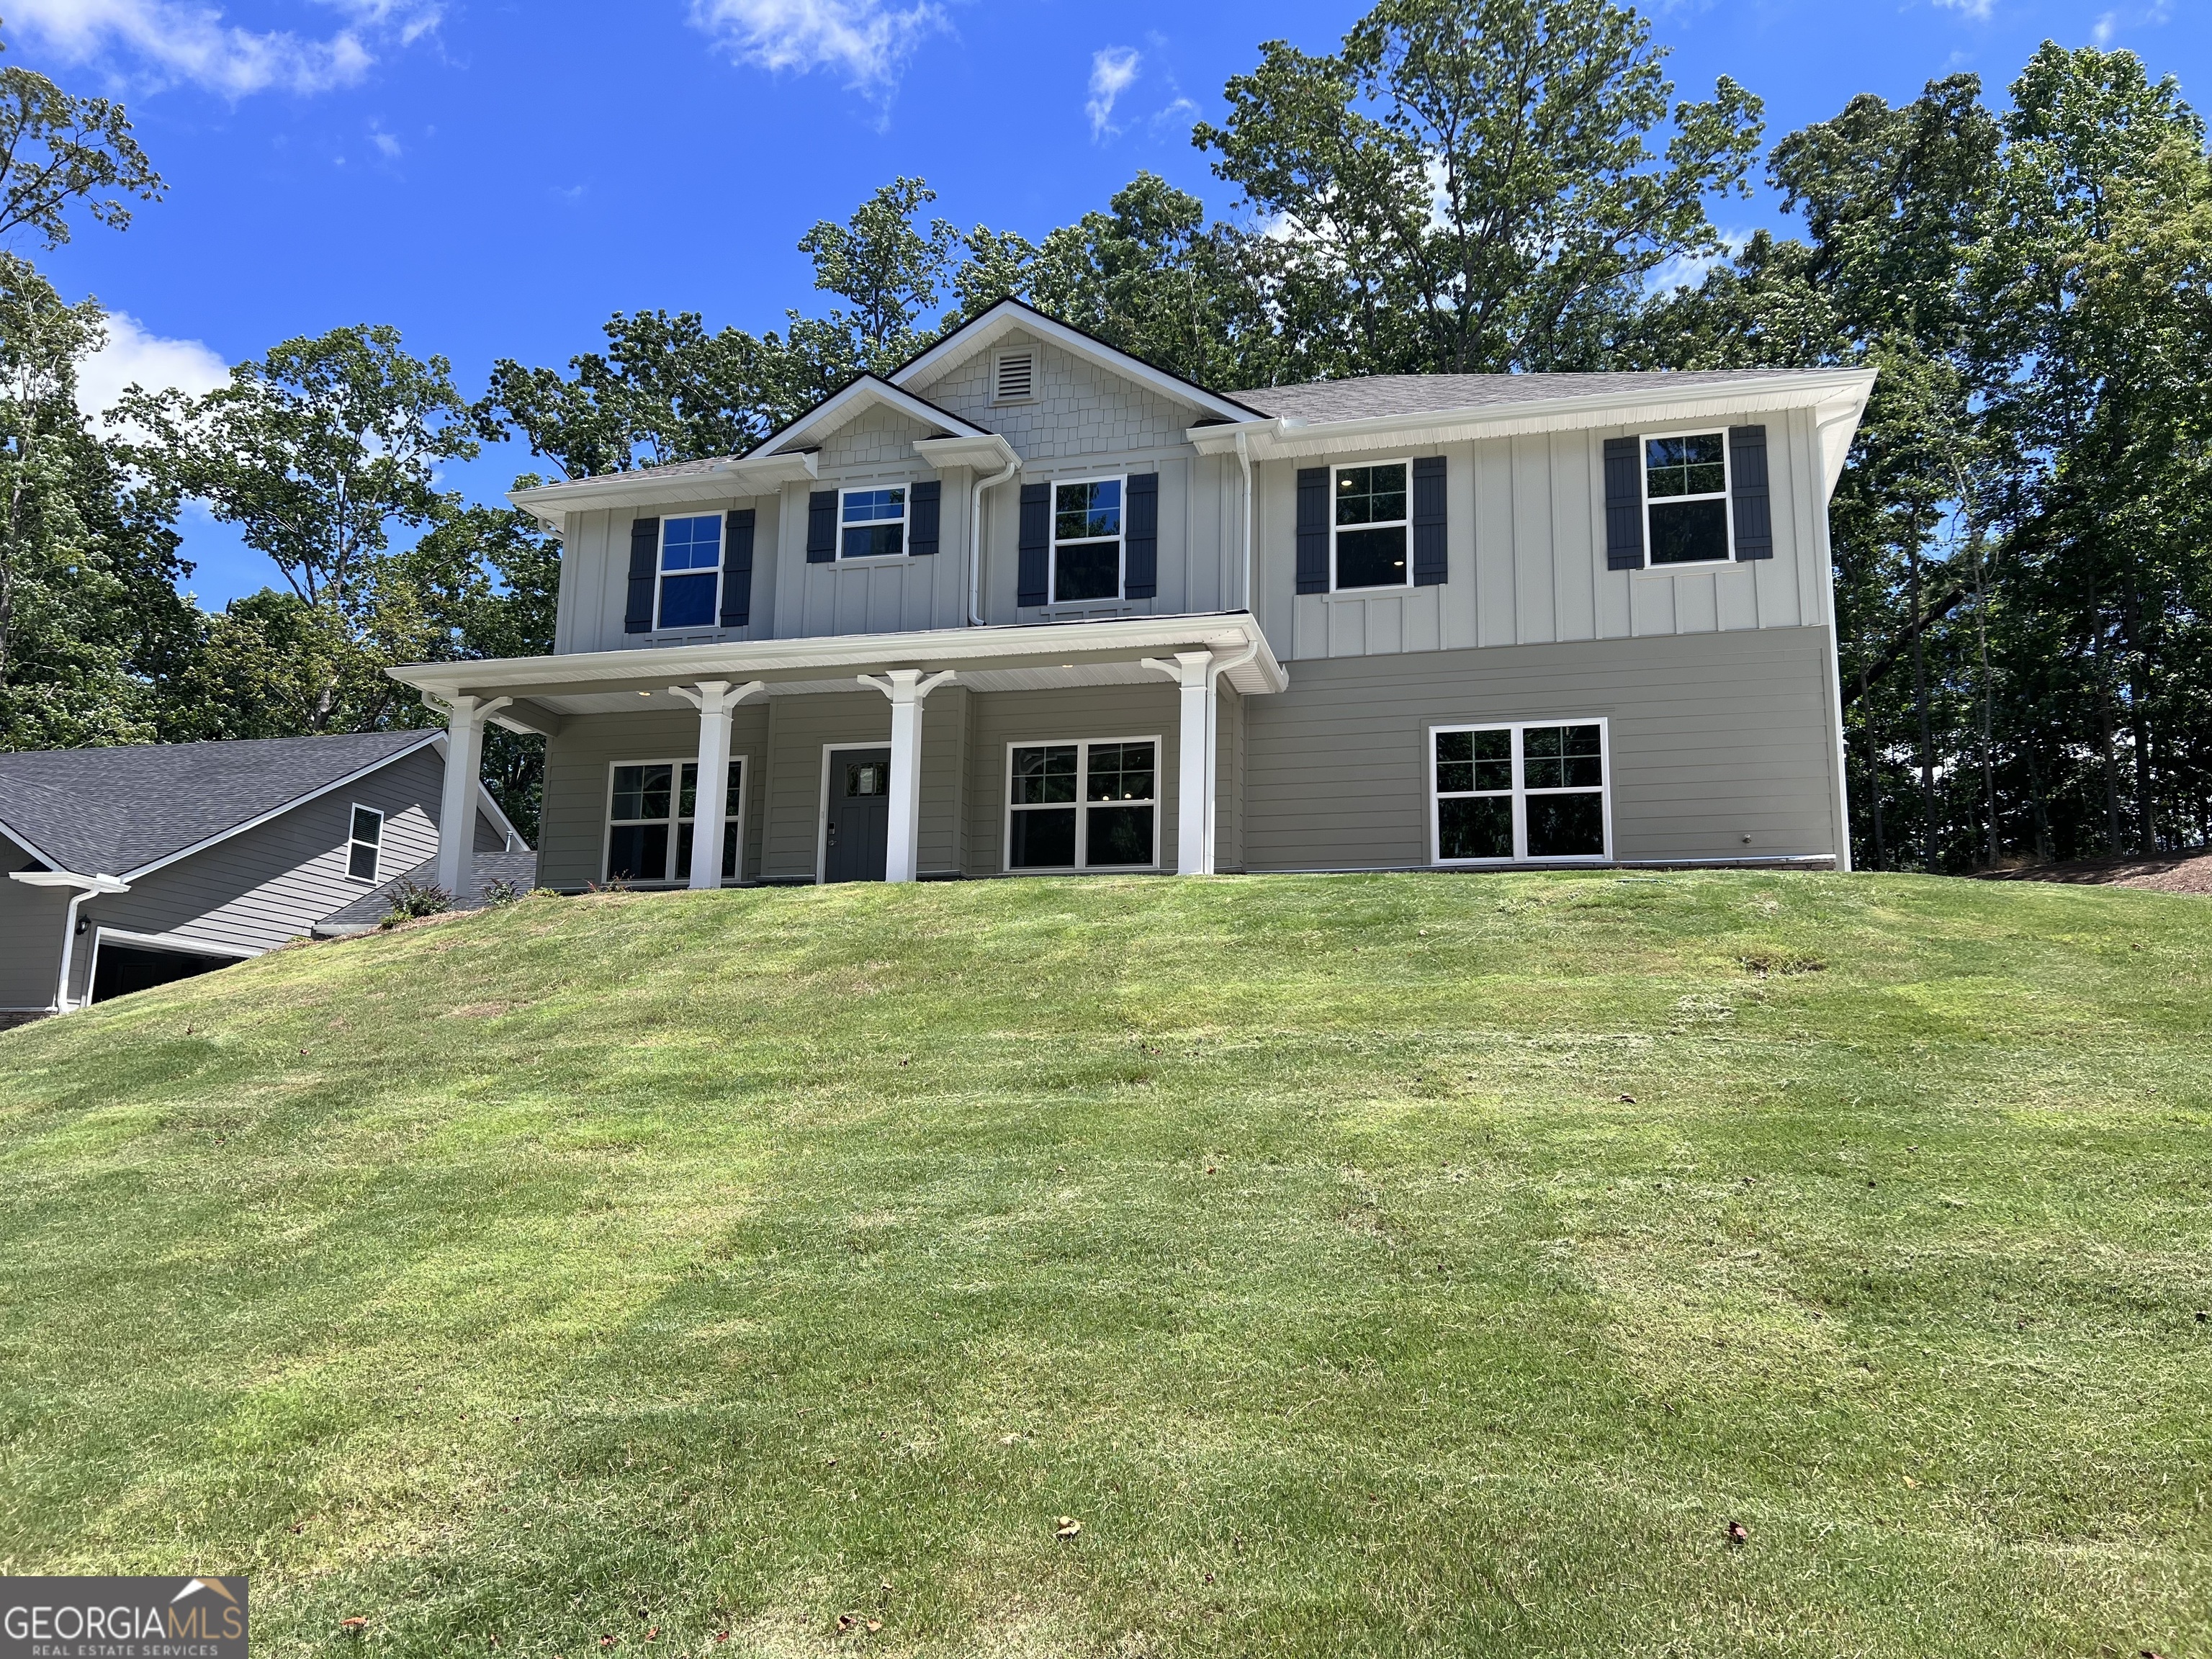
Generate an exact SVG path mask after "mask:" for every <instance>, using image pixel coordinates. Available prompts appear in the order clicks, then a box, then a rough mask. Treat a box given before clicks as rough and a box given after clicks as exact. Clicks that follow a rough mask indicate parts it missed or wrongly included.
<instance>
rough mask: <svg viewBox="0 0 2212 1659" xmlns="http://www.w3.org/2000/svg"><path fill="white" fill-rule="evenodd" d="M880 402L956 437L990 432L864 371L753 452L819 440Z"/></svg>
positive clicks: (772, 452)
mask: <svg viewBox="0 0 2212 1659" xmlns="http://www.w3.org/2000/svg"><path fill="white" fill-rule="evenodd" d="M878 405H880V406H882V407H884V408H887V409H894V410H897V411H898V412H899V413H900V414H902V415H903V416H906V417H907V418H908V420H912V421H919V422H921V424H922V425H924V426H929V427H937V428H942V429H943V430H945V431H947V432H950V433H951V435H953V436H954V437H956V438H981V437H987V436H988V435H989V434H987V433H986V432H985V431H984V430H983V428H981V427H980V426H976V425H974V424H972V423H971V422H967V421H963V420H962V419H961V418H960V417H959V416H957V415H955V414H954V413H952V411H951V410H946V409H939V407H938V406H937V405H936V404H933V403H930V402H929V401H927V399H926V398H921V397H918V396H917V395H915V393H914V392H908V391H907V390H905V389H904V388H903V387H901V386H893V385H892V384H891V383H890V381H889V380H878V379H877V378H876V376H874V375H872V374H863V375H862V376H861V377H860V379H859V380H854V381H853V382H852V383H851V384H849V385H848V386H844V387H843V388H842V389H841V390H839V391H837V392H832V393H831V394H830V395H829V397H827V398H823V400H822V401H821V402H820V403H818V404H815V405H814V407H813V408H811V409H810V410H807V411H806V413H805V414H804V415H802V416H799V418H798V419H797V420H795V421H793V422H792V423H791V424H790V425H789V426H787V427H785V428H783V430H781V432H778V433H777V434H775V436H773V437H771V438H769V440H768V441H766V442H765V443H763V444H762V445H761V447H759V448H758V449H757V450H755V451H754V452H753V453H754V454H755V455H763V456H764V455H780V454H782V453H786V452H787V450H790V449H793V448H795V447H798V446H799V444H801V443H803V442H805V441H809V440H814V441H819V439H820V438H822V437H824V436H827V435H829V434H830V433H832V432H835V431H836V429H837V428H839V427H841V426H842V425H844V424H845V423H846V422H848V421H849V420H852V419H853V418H854V416H858V415H861V414H864V413H866V411H867V410H871V409H873V408H876V407H878Z"/></svg>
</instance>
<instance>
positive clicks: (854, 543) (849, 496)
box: [837, 484, 908, 559]
mask: <svg viewBox="0 0 2212 1659" xmlns="http://www.w3.org/2000/svg"><path fill="white" fill-rule="evenodd" d="M907 498H908V486H907V485H905V484H869V485H866V486H862V487H859V488H855V489H841V490H839V491H838V492H837V556H838V557H839V558H841V559H888V558H896V557H902V556H904V554H905V552H906V526H907Z"/></svg>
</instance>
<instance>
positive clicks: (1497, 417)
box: [1186, 368, 1875, 490]
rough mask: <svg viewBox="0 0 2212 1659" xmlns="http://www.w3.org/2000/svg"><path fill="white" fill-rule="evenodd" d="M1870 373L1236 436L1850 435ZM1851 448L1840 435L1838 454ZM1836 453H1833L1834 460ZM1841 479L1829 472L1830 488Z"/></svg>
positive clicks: (1250, 439) (1275, 447)
mask: <svg viewBox="0 0 2212 1659" xmlns="http://www.w3.org/2000/svg"><path fill="white" fill-rule="evenodd" d="M1874 379H1875V372H1874V371H1873V370H1872V369H1870V368H1844V369H1808V370H1807V371H1806V372H1805V373H1804V374H1792V375H1790V376H1789V377H1788V378H1787V379H1783V378H1779V377H1777V378H1773V379H1768V380H1739V381H1736V382H1735V383H1733V384H1729V383H1727V382H1721V383H1717V384H1713V383H1708V384H1706V385H1704V386H1697V387H1694V388H1692V387H1688V386H1686V387H1684V388H1683V389H1682V391H1681V392H1654V391H1651V390H1650V389H1644V390H1640V391H1632V392H1593V393H1591V394H1589V396H1587V397H1581V398H1546V399H1544V400H1542V401H1541V402H1529V403H1519V404H1504V405H1502V406H1500V407H1497V408H1480V409H1446V410H1419V411H1417V412H1415V413H1412V414H1407V415H1377V416H1366V417H1364V418H1362V419H1358V420H1349V421H1311V422H1306V421H1298V420H1294V419H1291V418H1289V417H1286V416H1277V417H1275V418H1273V419H1272V420H1270V421H1269V422H1267V423H1266V424H1265V425H1263V426H1257V427H1249V426H1248V427H1245V428H1241V429H1242V430H1243V432H1244V434H1245V435H1246V438H1245V441H1246V442H1247V443H1248V444H1249V446H1250V450H1251V454H1252V458H1253V459H1255V460H1279V459H1291V458H1302V457H1306V456H1322V455H1334V454H1345V453H1353V452H1357V451H1361V450H1371V449H1378V448H1393V447H1401V446H1404V445H1407V444H1416V445H1418V444H1443V443H1464V442H1467V441H1470V440H1474V439H1482V438H1517V437H1523V436H1527V435H1532V434H1536V433H1547V432H1578V431H1589V430H1590V429H1592V428H1599V427H1611V426H1627V425H1638V424H1654V425H1656V424H1658V423H1661V422H1664V423H1666V424H1668V425H1673V424H1675V423H1677V422H1685V421H1700V420H1717V419H1724V418H1726V417H1728V416H1736V415H1755V414H1759V413H1761V412H1763V411H1765V410H1776V409H1802V408H1811V409H1814V410H1820V411H1821V412H1822V416H1823V417H1824V419H1825V418H1826V416H1827V415H1828V412H1829V411H1831V410H1832V411H1834V416H1833V418H1834V419H1835V420H1836V421H1837V422H1838V423H1844V422H1848V423H1849V424H1850V426H1856V425H1857V421H1858V417H1859V415H1860V414H1861V412H1862V411H1863V410H1864V409H1865V407H1866V400H1867V397H1868V395H1869V392H1872V390H1873V388H1874ZM1238 430H1239V428H1230V427H1218V426H1201V427H1193V428H1190V430H1189V431H1188V433H1187V434H1186V436H1187V437H1188V439H1189V441H1190V442H1191V443H1192V445H1193V446H1194V447H1196V448H1197V450H1198V451H1199V453H1200V454H1227V453H1233V452H1234V451H1235V449H1236V447H1237V431H1238ZM1849 447H1850V437H1849V433H1848V432H1845V433H1844V435H1843V441H1842V444H1841V447H1840V448H1841V450H1848V448H1849ZM1839 453H1840V451H1839ZM1841 471H1842V463H1841V461H1840V460H1839V459H1838V460H1836V461H1834V462H1833V464H1832V467H1831V477H1830V480H1829V484H1828V488H1829V489H1831V490H1833V489H1834V488H1835V484H1834V477H1835V476H1836V475H1838V474H1840V472H1841Z"/></svg>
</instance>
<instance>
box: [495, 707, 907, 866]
mask: <svg viewBox="0 0 2212 1659" xmlns="http://www.w3.org/2000/svg"><path fill="white" fill-rule="evenodd" d="M878 701H880V699H879V700H878ZM768 720H769V706H768V704H766V703H764V702H760V701H759V700H757V699H756V700H755V701H753V702H741V703H739V704H738V707H737V710H736V712H735V713H734V714H732V715H731V717H730V754H731V756H732V758H733V759H742V760H743V761H744V763H745V768H746V773H745V778H744V813H745V821H744V855H743V859H742V861H741V862H740V864H739V866H738V868H739V870H740V871H741V872H743V874H744V877H745V878H747V879H748V880H750V878H753V877H754V876H755V875H757V873H758V872H759V870H760V857H761V851H760V848H761V807H760V798H761V776H760V774H761V769H762V767H763V763H764V761H765V759H766V756H767V748H768V742H767V739H768ZM698 753H699V717H698V716H697V715H696V714H693V713H690V711H689V710H654V711H653V712H651V713H643V714H589V715H577V716H574V717H573V718H571V719H570V720H568V722H567V723H566V724H565V725H563V726H562V728H561V733H560V735H559V736H558V737H555V738H548V739H547V740H546V744H545V798H544V799H545V805H544V811H542V812H541V814H540V815H539V829H538V880H539V881H540V882H541V883H543V884H544V885H546V886H548V887H581V886H584V885H585V884H587V883H590V882H595V881H599V880H600V879H602V878H604V877H605V874H606V829H607V794H608V791H609V790H610V789H611V787H613V786H612V771H613V768H614V767H615V766H616V765H617V764H618V763H623V762H629V761H685V760H692V759H696V757H698Z"/></svg>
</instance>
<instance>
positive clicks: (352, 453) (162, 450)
mask: <svg viewBox="0 0 2212 1659" xmlns="http://www.w3.org/2000/svg"><path fill="white" fill-rule="evenodd" d="M111 418H113V419H116V420H118V421H128V422H135V423H137V425H138V426H140V427H141V428H143V429H144V430H145V431H146V432H147V433H148V434H149V435H150V437H149V439H148V440H147V441H143V442H140V443H137V444H135V445H133V446H131V448H130V453H131V458H132V459H133V461H134V463H135V464H137V465H139V466H141V467H142V468H143V470H144V471H146V472H147V474H148V475H149V476H150V477H157V478H160V479H161V480H162V481H163V482H164V483H166V485H167V487H168V488H169V489H172V490H173V491H174V492H176V493H178V494H179V495H191V496H193V497H196V498H197V499H199V500H201V501H204V502H205V503H207V506H208V507H209V510H210V512H212V513H214V515H215V516H216V518H217V519H219V520H223V521H224V522H227V523H229V524H234V525H236V526H238V527H239V530H240V535H241V538H243V539H244V541H245V542H246V544H247V545H248V546H250V547H252V548H255V549H257V550H259V551H260V552H263V553H265V554H267V555H268V556H269V557H270V559H271V560H272V561H274V562H275V563H276V568H277V569H278V570H279V571H280V572H281V573H282V574H283V578H284V580H285V583H286V586H287V588H288V589H289V600H290V601H291V602H292V603H291V605H289V606H287V605H283V604H282V603H279V602H276V601H273V600H269V599H260V600H257V602H256V605H254V606H253V607H251V608H250V622H251V625H252V630H253V634H252V637H253V639H254V640H256V641H259V642H260V643H259V644H256V645H255V646H254V647H252V648H253V649H254V650H257V651H258V650H260V649H262V648H264V646H267V647H270V648H279V649H281V650H283V651H287V652H290V653H292V654H291V655H290V656H289V657H288V659H287V661H288V664H289V670H290V671H294V672H295V674H296V675H298V676H304V678H300V679H295V681H294V682H293V684H294V686H295V695H294V697H293V699H292V700H290V701H289V702H287V703H285V704H284V705H283V706H284V707H285V708H286V709H287V714H288V717H289V718H290V719H291V720H295V722H296V727H297V729H300V730H304V731H310V732H322V731H332V730H345V729H361V728H362V727H364V726H374V725H378V724H380V723H382V721H383V719H384V717H385V715H384V711H385V710H386V709H387V708H388V706H389V703H390V701H391V697H392V690H391V688H390V685H389V683H388V682H385V681H384V679H383V676H382V675H381V673H380V669H381V667H382V665H384V664H386V663H388V662H392V661H404V660H410V659H416V658H418V657H420V656H422V655H424V654H427V653H426V652H425V651H424V650H423V649H422V647H423V645H424V643H425V641H426V638H427V637H428V636H429V635H432V634H433V633H434V631H435V630H434V627H433V624H432V623H431V622H430V620H429V619H428V616H427V614H426V612H425V607H424V601H423V599H422V593H421V592H420V585H419V582H418V581H417V580H416V572H415V571H414V570H413V569H411V568H410V567H409V566H406V565H404V564H399V563H395V562H392V560H391V559H390V558H389V557H387V550H388V549H389V547H390V544H391V538H392V531H393V530H394V528H395V527H408V528H418V529H419V528H422V527H425V526H428V525H430V524H431V523H433V522H434V521H435V520H436V519H437V518H438V517H439V516H440V514H441V513H442V512H443V511H445V510H446V507H447V503H446V500H445V498H444V497H443V496H441V494H440V493H439V491H438V489H437V488H436V477H435V467H436V465H437V463H438V462H440V461H441V460H446V459H453V458H455V457H471V456H474V455H475V454H477V453H478V446H477V439H476V428H475V423H474V422H473V421H472V420H471V417H470V414H469V410H468V408H467V406H466V405H465V404H464V403H463V402H462V400H461V398H460V394H459V392H457V391H456V390H455V389H454V387H453V371H452V366H451V365H450V364H449V363H447V362H446V360H445V359H444V358H442V357H435V356H434V357H431V358H429V359H428V360H427V361H424V360H420V359H417V358H415V357H412V356H409V355H408V353H407V352H406V351H405V350H404V349H403V348H402V345H401V342H400V337H399V333H398V330H396V329H393V328H390V327H388V326H374V327H371V326H362V327H350V328H338V329H333V330H331V331H330V332H329V333H326V334H323V335H319V336H316V337H301V338H297V339H292V340H287V341H285V342H283V343H282V344H280V345H277V346H276V347H275V348H273V349H271V350H270V352H269V353H268V355H267V356H265V357H264V358H263V359H261V360H260V361H258V362H243V363H240V364H238V365H237V366H236V367H234V368H233V369H232V370H231V374H230V382H229V384H228V385H227V386H218V387H217V388H216V390H215V391H213V392H209V393H208V394H207V395H206V396H204V397H203V398H190V397H187V396H185V394H184V393H182V392H177V391H174V390H168V391H164V392H159V393H148V392H143V391H139V390H136V389H134V390H133V392H131V394H129V395H128V396H126V397H125V398H124V400H123V401H122V403H121V404H120V405H119V406H118V410H117V411H116V413H115V415H114V416H112V417H111ZM271 642H276V644H274V645H272V644H271ZM258 671H259V670H257V672H258Z"/></svg>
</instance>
